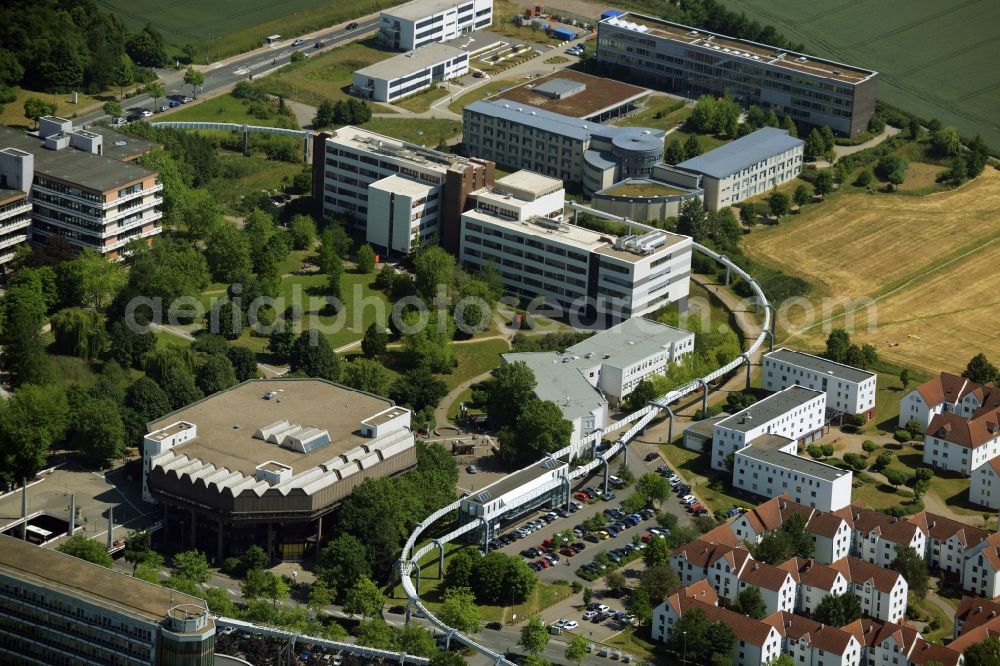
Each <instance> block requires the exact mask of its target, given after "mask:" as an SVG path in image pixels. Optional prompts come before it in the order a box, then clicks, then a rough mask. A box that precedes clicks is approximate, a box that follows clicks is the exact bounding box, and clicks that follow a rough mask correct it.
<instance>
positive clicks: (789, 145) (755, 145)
mask: <svg viewBox="0 0 1000 666" xmlns="http://www.w3.org/2000/svg"><path fill="white" fill-rule="evenodd" d="M804 145H805V144H804V142H803V141H802V140H801V139H797V138H795V137H793V136H789V134H788V131H787V130H783V129H775V128H774V127H764V128H761V129H759V130H757V131H756V132H751V133H750V134H747V135H746V136H744V137H740V138H739V139H736V140H735V141H733V142H731V143H727V144H726V145H724V146H720V147H718V148H716V149H715V150H710V151H709V152H707V153H704V154H702V155H699V156H698V157H692V158H691V159H689V160H685V161H683V162H681V163H680V164H677V165H675V168H676V169H677V170H679V171H686V172H688V173H691V174H697V175H700V176H701V177H702V178H701V187H702V189H703V190H704V192H705V194H704V198H705V208H706V209H708V210H720V209H722V208H725V207H726V206H733V205H735V204H737V203H739V202H741V201H743V200H744V199H748V198H750V197H752V196H756V195H758V194H763V193H765V192H770V191H771V190H773V189H774V188H776V187H778V186H780V185H782V184H784V183H787V182H788V181H790V180H792V179H793V178H795V177H797V176H798V175H799V173H801V171H802V148H803V146H804ZM680 184H682V185H683V184H685V181H684V180H682V181H681V183H680Z"/></svg>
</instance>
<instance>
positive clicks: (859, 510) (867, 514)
mask: <svg viewBox="0 0 1000 666" xmlns="http://www.w3.org/2000/svg"><path fill="white" fill-rule="evenodd" d="M836 513H837V515H838V516H840V517H842V518H844V519H845V520H846V521H847V522H848V523H849V524H850V525H851V554H852V555H853V556H854V557H857V558H860V559H862V560H864V561H866V562H870V563H871V564H875V565H877V566H880V567H889V566H892V562H893V561H894V560H895V559H896V555H898V554H899V549H900V548H902V547H904V546H905V547H909V548H912V549H913V550H915V551H917V552H918V553H921V554H925V553H926V550H927V534H926V533H925V532H924V530H923V529H922V528H921V526H920V525H919V524H917V523H915V522H911V521H908V520H905V519H902V518H896V517H894V516H889V515H886V514H884V513H880V512H878V511H872V510H871V509H867V508H865V507H863V506H860V505H858V504H851V505H850V506H847V507H844V508H843V509H840V510H839V511H837V512H836Z"/></svg>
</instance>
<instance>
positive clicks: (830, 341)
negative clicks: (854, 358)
mask: <svg viewBox="0 0 1000 666" xmlns="http://www.w3.org/2000/svg"><path fill="white" fill-rule="evenodd" d="M850 346H851V336H850V335H848V333H847V331H845V330H844V329H842V328H835V329H833V330H832V331H830V334H829V335H828V336H827V338H826V353H825V354H824V356H826V357H827V358H828V359H830V360H831V361H834V362H835V363H844V362H845V361H846V360H847V350H848V349H849V348H850Z"/></svg>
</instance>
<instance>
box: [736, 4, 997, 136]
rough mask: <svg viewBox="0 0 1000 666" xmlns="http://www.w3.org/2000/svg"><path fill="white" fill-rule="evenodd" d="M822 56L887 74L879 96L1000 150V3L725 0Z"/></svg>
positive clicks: (882, 79) (883, 77)
mask: <svg viewBox="0 0 1000 666" xmlns="http://www.w3.org/2000/svg"><path fill="white" fill-rule="evenodd" d="M723 4H724V5H725V6H726V7H728V8H729V9H732V10H735V11H741V12H746V14H747V16H749V17H750V18H751V19H756V20H758V21H760V22H761V23H769V24H771V25H773V26H774V27H775V28H777V29H778V31H779V32H781V33H783V34H784V35H785V36H786V37H788V39H790V40H791V41H792V42H802V43H804V44H806V48H807V49H808V50H809V51H810V52H811V53H815V54H816V55H818V56H822V57H827V58H832V59H834V60H838V61H841V62H845V63H848V64H854V65H857V66H861V67H868V68H870V69H874V70H877V71H878V72H879V73H880V74H879V84H878V96H879V98H881V99H884V100H886V101H887V102H890V103H892V104H895V105H897V106H900V107H902V108H904V109H906V110H908V111H911V112H913V113H916V114H917V115H920V116H922V117H926V118H938V119H940V120H941V121H942V122H943V123H944V124H946V125H954V126H955V127H957V128H958V129H959V131H960V132H961V133H962V134H963V135H968V136H973V135H975V134H976V133H979V134H982V136H983V140H984V141H986V143H987V144H988V145H989V146H991V147H993V148H1000V119H998V117H997V115H996V109H997V107H998V106H1000V71H998V70H997V69H996V68H995V67H992V66H991V65H990V63H991V62H992V60H993V54H994V51H995V47H996V40H997V33H996V26H997V25H998V24H1000V3H996V2H988V1H984V0H964V1H962V2H951V3H942V2H940V0H909V1H908V2H906V3H903V4H897V3H887V2H861V1H860V0H831V1H830V2H824V3H814V2H801V0H764V1H761V0H723Z"/></svg>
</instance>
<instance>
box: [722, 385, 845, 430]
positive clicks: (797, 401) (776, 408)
mask: <svg viewBox="0 0 1000 666" xmlns="http://www.w3.org/2000/svg"><path fill="white" fill-rule="evenodd" d="M822 395H825V394H824V393H823V392H822V391H813V390H812V389H807V388H803V387H801V386H789V387H788V388H787V389H785V390H784V391H778V392H777V393H772V394H771V395H769V396H767V397H766V398H763V399H762V400H758V401H757V402H755V403H754V404H753V405H751V406H750V407H747V408H746V409H744V410H743V411H741V412H737V413H736V414H733V415H732V416H730V417H729V418H728V419H725V420H723V421H720V422H719V423H718V426H719V427H720V428H728V429H730V430H736V431H737V432H749V431H751V430H753V429H754V428H756V427H758V426H759V425H761V424H762V423H768V422H769V421H773V420H774V419H776V418H778V417H780V416H783V415H785V414H787V413H788V412H790V411H792V410H793V409H795V408H797V407H801V406H802V405H804V404H806V403H808V402H809V401H811V400H814V399H815V398H817V397H819V396H822Z"/></svg>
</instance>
